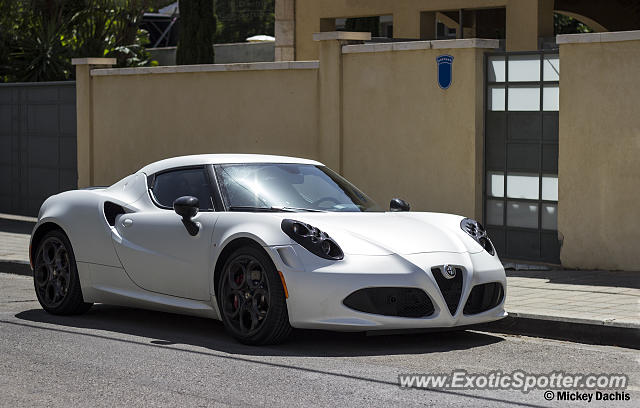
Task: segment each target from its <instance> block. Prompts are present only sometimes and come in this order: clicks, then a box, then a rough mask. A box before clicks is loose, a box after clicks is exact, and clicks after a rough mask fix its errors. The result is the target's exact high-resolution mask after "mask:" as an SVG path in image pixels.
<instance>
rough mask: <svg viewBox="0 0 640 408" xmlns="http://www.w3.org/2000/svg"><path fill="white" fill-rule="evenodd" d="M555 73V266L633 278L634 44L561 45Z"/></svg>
mask: <svg viewBox="0 0 640 408" xmlns="http://www.w3.org/2000/svg"><path fill="white" fill-rule="evenodd" d="M616 34H617V33H611V34H603V36H605V35H608V36H611V35H616ZM599 35H600V34H593V35H591V36H585V37H584V38H583V40H585V39H593V38H598V37H595V36H599ZM560 66H561V69H560V135H559V137H560V139H559V143H560V146H559V159H558V163H559V169H558V173H559V174H558V177H559V186H558V188H559V192H558V194H559V208H558V230H559V232H560V234H562V236H564V243H563V246H562V251H561V253H560V257H561V261H562V264H563V265H564V266H567V267H580V268H606V269H626V270H640V250H639V249H640V227H639V221H638V220H640V204H639V203H640V190H639V187H640V114H639V113H638V106H640V77H639V73H640V40H636V41H622V42H590V43H566V44H561V45H560Z"/></svg>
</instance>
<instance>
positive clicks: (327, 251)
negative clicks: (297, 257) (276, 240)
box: [281, 219, 344, 261]
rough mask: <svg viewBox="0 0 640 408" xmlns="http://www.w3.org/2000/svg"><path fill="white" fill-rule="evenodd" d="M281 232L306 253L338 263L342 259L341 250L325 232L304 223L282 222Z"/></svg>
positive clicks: (287, 220) (294, 221)
mask: <svg viewBox="0 0 640 408" xmlns="http://www.w3.org/2000/svg"><path fill="white" fill-rule="evenodd" d="M281 227H282V231H283V232H284V233H285V234H287V235H288V236H289V237H290V238H291V239H292V240H294V241H295V242H297V243H298V244H300V245H301V246H302V247H303V248H305V249H306V250H307V251H309V252H311V253H312V254H314V255H317V256H319V257H320V258H324V259H331V260H333V261H338V260H340V259H343V258H344V253H343V252H342V249H340V247H339V246H338V244H336V242H335V241H334V240H333V239H331V237H330V236H329V235H327V234H326V233H325V232H322V231H320V230H319V229H317V228H316V227H313V226H311V225H309V224H306V223H304V222H300V221H296V220H289V219H286V220H282V224H281Z"/></svg>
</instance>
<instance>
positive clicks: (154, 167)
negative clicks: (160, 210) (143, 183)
mask: <svg viewBox="0 0 640 408" xmlns="http://www.w3.org/2000/svg"><path fill="white" fill-rule="evenodd" d="M243 163H283V164H311V165H315V166H322V163H320V162H317V161H315V160H309V159H301V158H298V157H287V156H272V155H267V154H194V155H190V156H179V157H172V158H170V159H164V160H160V161H157V162H154V163H151V164H148V165H146V166H144V167H143V168H141V169H140V170H138V172H139V173H144V174H147V175H150V174H154V173H157V172H159V171H164V170H169V169H173V168H176V167H188V166H198V165H204V164H243Z"/></svg>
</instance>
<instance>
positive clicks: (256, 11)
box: [180, 0, 275, 43]
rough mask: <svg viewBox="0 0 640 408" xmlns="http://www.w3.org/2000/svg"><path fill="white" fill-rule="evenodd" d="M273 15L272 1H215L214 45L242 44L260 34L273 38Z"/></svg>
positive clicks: (273, 3) (273, 5)
mask: <svg viewBox="0 0 640 408" xmlns="http://www.w3.org/2000/svg"><path fill="white" fill-rule="evenodd" d="M180 10H181V12H182V9H180ZM274 13H275V2H274V0H216V15H217V16H218V21H219V24H218V34H217V35H216V43H234V42H244V41H245V40H246V39H247V38H248V37H252V36H254V35H261V34H264V35H271V36H273V34H274V24H275V14H274Z"/></svg>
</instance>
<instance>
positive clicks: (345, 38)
mask: <svg viewBox="0 0 640 408" xmlns="http://www.w3.org/2000/svg"><path fill="white" fill-rule="evenodd" d="M370 39H371V33H357V32H347V31H329V32H322V33H314V34H313V40H314V41H319V42H320V70H319V74H318V75H319V77H318V82H319V86H320V89H319V95H320V115H319V119H320V120H319V122H320V123H319V125H320V129H319V130H320V132H319V133H320V138H319V146H318V154H319V156H320V160H321V161H322V162H323V163H324V164H326V165H327V166H329V167H331V168H333V169H334V170H336V171H337V172H340V173H342V46H343V45H345V44H347V43H348V42H349V41H367V40H370Z"/></svg>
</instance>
